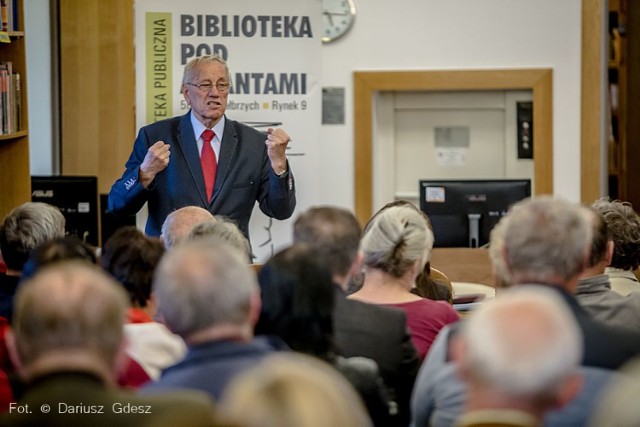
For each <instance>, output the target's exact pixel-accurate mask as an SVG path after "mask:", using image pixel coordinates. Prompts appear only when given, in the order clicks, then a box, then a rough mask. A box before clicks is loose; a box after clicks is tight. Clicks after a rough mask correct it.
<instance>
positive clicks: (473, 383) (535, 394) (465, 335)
mask: <svg viewBox="0 0 640 427" xmlns="http://www.w3.org/2000/svg"><path fill="white" fill-rule="evenodd" d="M580 334H581V333H580V329H579V328H578V325H577V323H576V320H575V318H574V317H573V315H572V314H571V312H570V311H569V309H568V308H567V306H566V304H565V303H564V301H563V300H562V298H561V297H560V296H558V294H557V293H555V292H553V291H551V290H548V289H543V288H541V287H539V286H538V287H535V286H534V287H531V288H528V287H527V286H522V287H519V288H516V289H513V290H510V291H509V292H507V293H506V294H505V295H503V296H501V297H500V298H499V299H498V300H496V301H492V302H489V303H486V304H483V305H482V306H481V307H480V308H478V309H477V311H476V312H474V313H473V315H472V316H470V317H469V320H468V321H467V322H465V323H463V324H462V325H461V332H460V334H458V335H457V338H456V340H455V342H454V343H453V347H452V350H453V358H454V360H455V361H456V364H457V367H458V371H459V373H460V375H461V376H462V378H463V379H464V380H465V381H466V383H467V386H468V395H467V401H466V408H465V411H464V413H463V415H462V417H461V418H460V419H459V420H458V425H459V426H480V425H514V426H515V425H517V426H532V427H533V426H539V425H541V424H542V420H543V417H544V415H545V414H546V413H547V412H548V411H550V410H551V409H554V408H559V407H563V406H565V405H566V404H567V403H568V402H570V401H571V400H572V399H573V398H574V396H576V395H577V393H578V391H579V390H580V386H581V378H580V374H579V373H578V369H577V368H578V365H579V363H580V360H581V359H582V337H581V336H580Z"/></svg>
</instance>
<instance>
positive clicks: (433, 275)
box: [430, 267, 451, 286]
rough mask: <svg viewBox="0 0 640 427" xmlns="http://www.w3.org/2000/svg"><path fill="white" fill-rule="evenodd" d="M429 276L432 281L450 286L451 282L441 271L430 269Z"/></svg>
mask: <svg viewBox="0 0 640 427" xmlns="http://www.w3.org/2000/svg"><path fill="white" fill-rule="evenodd" d="M430 275H431V278H432V279H434V280H437V281H439V282H443V283H446V284H448V285H449V286H451V280H449V278H448V277H447V275H446V274H444V273H443V272H442V271H440V270H438V269H437V268H434V267H431V274H430Z"/></svg>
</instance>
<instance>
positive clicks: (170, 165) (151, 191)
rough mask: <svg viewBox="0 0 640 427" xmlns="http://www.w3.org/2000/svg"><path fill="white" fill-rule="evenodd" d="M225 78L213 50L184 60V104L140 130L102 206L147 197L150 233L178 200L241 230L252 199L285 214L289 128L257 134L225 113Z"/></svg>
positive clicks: (116, 207) (288, 211)
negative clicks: (181, 111) (179, 112)
mask: <svg viewBox="0 0 640 427" xmlns="http://www.w3.org/2000/svg"><path fill="white" fill-rule="evenodd" d="M230 85H231V80H230V76H229V69H228V67H227V64H226V62H225V61H224V59H223V58H222V57H220V56H218V55H207V56H202V57H198V58H195V59H193V60H191V61H190V62H189V63H188V64H187V65H186V66H185V70H184V78H183V81H182V94H183V96H184V98H185V100H186V101H187V104H188V105H189V106H190V107H191V111H190V112H189V113H187V114H186V115H184V116H182V117H174V118H171V119H167V120H162V121H159V122H156V123H153V124H150V125H148V126H145V127H143V128H142V129H140V132H139V133H138V138H137V139H136V141H135V143H134V146H133V152H132V153H131V156H130V157H129V160H128V161H127V163H126V166H125V167H126V170H125V172H124V174H123V175H122V177H121V178H120V179H118V180H117V181H116V182H115V183H114V184H113V186H112V187H111V192H110V193H109V211H111V212H113V213H115V214H119V213H121V214H128V215H130V214H135V213H136V212H138V210H140V208H141V207H142V206H143V205H144V203H145V202H148V203H149V217H148V220H147V226H146V233H147V234H148V235H151V236H159V235H160V229H161V226H162V223H163V222H164V220H165V218H166V217H167V215H168V214H169V213H170V212H171V211H173V210H175V209H178V208H181V207H184V206H201V207H203V208H205V209H207V210H209V211H210V212H212V213H213V214H215V215H223V216H226V217H229V218H231V219H233V220H234V221H236V222H237V224H238V226H239V227H240V229H241V230H242V232H243V233H244V234H245V235H246V236H247V237H248V229H249V219H250V217H251V213H252V210H253V207H254V204H255V202H256V201H257V202H258V203H259V204H260V209H261V210H262V212H264V213H265V214H266V215H268V216H270V217H272V218H276V219H286V218H289V217H290V216H291V215H292V213H293V210H294V208H295V205H296V197H295V186H294V180H293V174H292V173H291V170H290V168H289V165H288V162H287V157H286V153H285V150H286V149H287V144H288V143H289V140H290V139H289V135H287V133H286V132H285V131H284V130H283V129H271V128H269V129H268V131H267V134H266V136H265V134H264V133H261V132H259V131H257V130H255V129H253V128H251V127H249V126H246V125H244V124H242V123H239V122H236V121H233V120H230V119H228V118H227V117H226V116H225V110H226V107H227V97H228V95H229V88H230Z"/></svg>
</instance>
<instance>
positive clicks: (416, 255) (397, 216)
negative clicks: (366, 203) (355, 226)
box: [360, 206, 433, 277]
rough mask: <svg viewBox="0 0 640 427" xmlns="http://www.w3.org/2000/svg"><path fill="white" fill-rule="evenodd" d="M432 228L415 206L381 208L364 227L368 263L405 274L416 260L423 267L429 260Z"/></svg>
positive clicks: (365, 262)
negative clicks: (365, 227)
mask: <svg viewBox="0 0 640 427" xmlns="http://www.w3.org/2000/svg"><path fill="white" fill-rule="evenodd" d="M431 249H433V232H432V231H431V229H430V227H429V224H428V223H427V220H426V219H425V217H424V216H423V215H422V214H421V213H420V212H419V211H417V210H416V209H414V208H411V207H407V206H393V207H390V208H388V209H385V210H383V211H381V212H379V213H378V214H377V215H376V217H375V218H374V219H373V221H372V222H371V223H370V224H369V225H368V227H367V229H366V230H365V233H364V236H363V238H362V241H361V243H360V250H361V251H362V253H363V254H364V264H365V265H366V266H367V267H372V268H378V269H381V270H383V271H385V272H387V273H388V274H391V275H392V276H394V277H402V276H403V275H404V274H405V273H406V272H407V271H408V270H409V269H410V268H411V266H412V265H413V264H414V263H415V262H416V261H420V263H421V265H420V270H422V269H423V268H424V265H425V264H426V263H427V262H428V261H429V258H430V256H431Z"/></svg>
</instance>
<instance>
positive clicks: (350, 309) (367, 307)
mask: <svg viewBox="0 0 640 427" xmlns="http://www.w3.org/2000/svg"><path fill="white" fill-rule="evenodd" d="M336 312H337V313H336V314H337V315H340V312H343V313H345V314H349V315H351V316H355V315H356V314H359V315H363V313H364V314H366V315H371V316H375V317H376V318H384V319H389V320H390V321H401V322H405V321H406V317H407V316H406V314H405V312H404V311H403V310H402V309H400V308H396V307H386V306H381V305H377V304H369V303H366V302H362V301H357V300H354V299H350V298H339V299H338V300H337V301H336Z"/></svg>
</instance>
